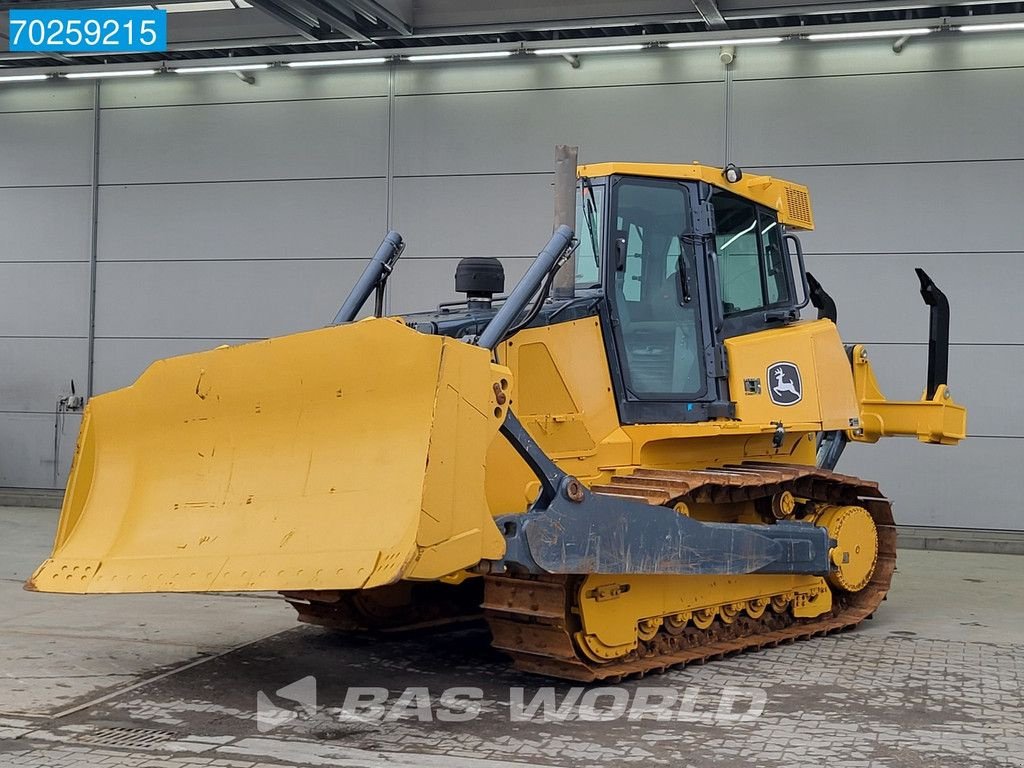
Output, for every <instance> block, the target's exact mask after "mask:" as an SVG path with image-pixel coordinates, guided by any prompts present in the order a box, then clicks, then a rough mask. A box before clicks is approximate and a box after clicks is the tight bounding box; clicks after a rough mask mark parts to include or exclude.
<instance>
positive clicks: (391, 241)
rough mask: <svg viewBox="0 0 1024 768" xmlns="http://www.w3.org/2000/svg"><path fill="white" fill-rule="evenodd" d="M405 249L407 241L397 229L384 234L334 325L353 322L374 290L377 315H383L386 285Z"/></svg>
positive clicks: (336, 317) (336, 316) (335, 318)
mask: <svg viewBox="0 0 1024 768" xmlns="http://www.w3.org/2000/svg"><path fill="white" fill-rule="evenodd" d="M404 249H405V242H404V241H403V240H402V236H401V235H400V234H398V233H397V232H395V230H393V229H392V230H391V231H390V232H388V233H387V234H386V235H385V236H384V240H383V241H381V244H380V247H379V248H377V252H376V253H375V254H374V255H373V258H372V259H370V263H369V264H367V265H366V269H364V270H363V274H362V275H360V276H359V280H358V281H357V282H356V284H355V285H354V286H353V288H352V290H351V292H349V294H348V298H347V299H345V303H344V304H342V305H341V309H339V310H338V314H337V315H335V316H334V323H333V324H334V325H340V324H341V323H351V322H352V321H353V320H355V319H356V315H358V314H359V310H361V309H362V308H363V304H365V303H366V300H367V299H368V298H370V294H371V293H373V292H374V290H376V291H377V306H376V311H375V314H376V315H377V317H380V316H381V314H382V313H383V311H384V307H383V303H384V285H385V283H387V280H388V276H389V275H390V274H391V272H392V271H393V270H394V268H395V262H396V261H398V257H399V256H401V255H402V251H403V250H404Z"/></svg>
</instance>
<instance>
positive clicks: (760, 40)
mask: <svg viewBox="0 0 1024 768" xmlns="http://www.w3.org/2000/svg"><path fill="white" fill-rule="evenodd" d="M782 41H783V38H781V37H743V38H735V39H731V40H678V41H676V42H672V43H666V44H665V47H666V48H714V47H716V46H720V45H758V44H766V43H781V42H782Z"/></svg>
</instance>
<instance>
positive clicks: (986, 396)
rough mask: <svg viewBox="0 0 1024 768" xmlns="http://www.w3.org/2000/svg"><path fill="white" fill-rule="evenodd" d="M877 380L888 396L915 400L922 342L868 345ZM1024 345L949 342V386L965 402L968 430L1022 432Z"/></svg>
mask: <svg viewBox="0 0 1024 768" xmlns="http://www.w3.org/2000/svg"><path fill="white" fill-rule="evenodd" d="M868 357H869V359H870V360H871V364H872V367H873V368H874V370H875V375H876V377H877V378H878V383H879V385H880V386H881V388H882V392H883V393H885V396H886V397H887V398H889V399H891V400H917V399H918V398H919V397H921V393H922V392H923V391H924V385H925V378H926V371H927V363H928V346H927V345H926V344H876V345H872V346H871V347H869V348H868ZM997 372H998V373H997ZM1021 381H1024V346H1016V347H1009V346H1003V345H996V344H993V345H985V346H954V347H951V348H950V350H949V388H950V390H951V391H952V392H953V397H954V398H955V399H956V400H957V402H959V403H962V404H963V405H966V406H967V409H968V413H967V415H968V419H967V433H968V434H969V435H972V436H983V437H1018V438H1024V403H1022V402H1021V399H1020V398H1019V397H1018V394H1017V393H1018V390H1019V388H1020V387H1019V383H1020V382H1021Z"/></svg>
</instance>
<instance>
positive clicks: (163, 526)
mask: <svg viewBox="0 0 1024 768" xmlns="http://www.w3.org/2000/svg"><path fill="white" fill-rule="evenodd" d="M509 386H510V378H509V371H508V370H507V369H505V368H502V367H501V366H498V365H494V364H493V363H492V362H491V358H490V352H489V351H488V350H486V349H481V348H479V347H474V346H471V345H469V344H465V343H463V342H459V341H456V340H454V339H450V338H445V337H440V336H430V335H425V334H421V333H418V332H416V331H413V330H411V329H409V328H406V327H405V326H404V325H403V324H402V323H401V322H400V321H396V320H389V319H370V320H364V321H361V322H358V323H354V324H351V325H344V326H335V327H329V328H324V329H321V330H316V331H310V332H308V333H301V334H296V335H293V336H284V337H281V338H275V339H269V340H267V341H261V342H255V343H252V344H245V345H242V346H237V347H221V348H219V349H215V350H212V351H209V352H202V353H198V354H193V355H185V356H182V357H176V358H171V359H168V360H161V361H158V362H156V363H154V364H153V365H152V366H150V368H149V369H148V370H146V371H145V372H144V373H143V374H142V376H141V377H140V378H139V380H138V381H137V382H136V383H135V384H133V385H132V386H130V387H127V388H125V389H122V390H118V391H116V392H111V393H109V394H105V395H100V396H98V397H95V398H93V399H92V400H91V402H90V403H89V405H88V407H87V408H86V411H85V416H84V419H83V423H82V430H81V434H80V435H79V442H78V448H77V452H76V455H75V460H74V464H73V466H72V471H71V478H70V482H69V484H68V491H67V495H66V497H65V500H64V507H63V509H62V511H61V517H60V524H59V527H58V530H57V537H56V542H55V544H54V549H53V555H52V556H51V558H50V559H49V560H47V561H46V562H45V563H43V564H42V565H41V566H40V567H39V569H38V570H37V571H36V572H35V574H34V575H33V576H32V578H31V579H30V580H29V583H28V585H27V586H28V588H29V589H36V590H40V591H44V592H73V593H86V592H88V593H93V592H192V591H249V590H308V589H358V588H363V587H367V588H368V587H374V586H379V585H383V584H388V583H392V582H395V581H397V580H399V579H401V578H412V579H415V578H423V579H433V578H439V577H441V576H444V575H446V574H449V573H452V572H455V571H457V570H459V569H461V568H464V567H467V566H470V565H473V564H475V563H476V562H478V561H479V560H480V559H481V558H485V557H486V558H494V557H500V556H501V554H502V553H503V552H504V543H503V541H502V538H501V535H500V533H499V532H498V529H497V528H496V526H495V525H494V523H493V521H492V519H491V517H490V513H489V511H488V507H487V502H486V499H485V494H484V457H485V456H486V454H487V447H488V445H489V444H490V443H491V441H492V440H493V439H494V437H495V435H496V434H497V432H498V428H499V426H500V424H501V422H502V420H503V419H504V416H505V409H506V408H507V403H508V402H509V395H510V394H511V393H510V392H508V388H509ZM499 401H501V402H500V403H499Z"/></svg>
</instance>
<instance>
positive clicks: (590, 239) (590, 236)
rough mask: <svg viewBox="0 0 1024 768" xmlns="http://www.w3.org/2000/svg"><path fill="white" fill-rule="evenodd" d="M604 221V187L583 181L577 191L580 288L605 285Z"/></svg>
mask: <svg viewBox="0 0 1024 768" xmlns="http://www.w3.org/2000/svg"><path fill="white" fill-rule="evenodd" d="M603 218H604V185H603V184H593V183H592V182H591V181H590V179H587V178H583V179H580V183H579V185H578V186H577V187H576V239H577V240H579V247H578V248H577V249H576V286H577V287H578V288H597V287H600V285H601V231H602V225H603V221H602V219H603Z"/></svg>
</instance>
